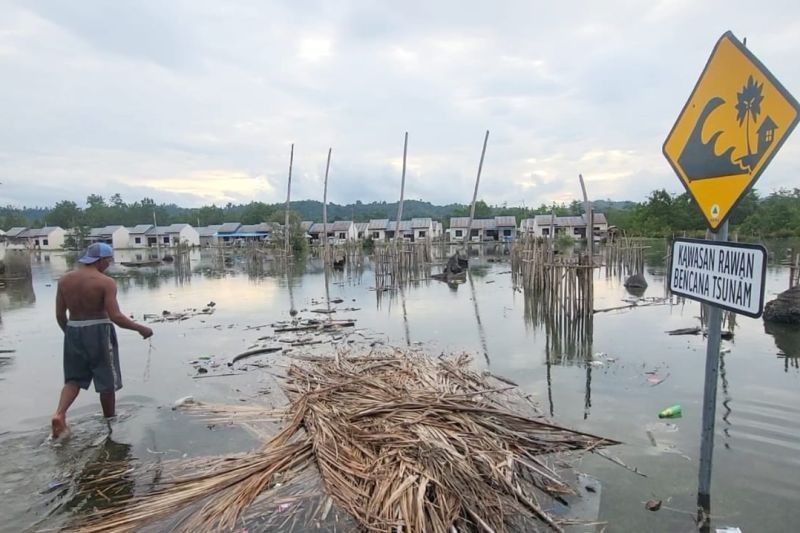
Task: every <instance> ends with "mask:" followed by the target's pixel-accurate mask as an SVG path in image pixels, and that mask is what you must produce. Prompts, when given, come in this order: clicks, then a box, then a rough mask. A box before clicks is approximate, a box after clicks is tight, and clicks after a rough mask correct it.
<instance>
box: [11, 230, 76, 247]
mask: <svg viewBox="0 0 800 533" xmlns="http://www.w3.org/2000/svg"><path fill="white" fill-rule="evenodd" d="M66 233H67V232H66V231H64V229H63V228H61V227H60V226H45V227H43V228H37V229H29V230H27V231H25V232H24V233H22V234H21V235H20V237H24V238H25V239H26V240H27V247H28V248H32V249H34V250H61V249H63V248H64V237H65V236H66Z"/></svg>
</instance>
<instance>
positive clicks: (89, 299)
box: [51, 243, 153, 438]
mask: <svg viewBox="0 0 800 533" xmlns="http://www.w3.org/2000/svg"><path fill="white" fill-rule="evenodd" d="M113 257H114V250H113V249H112V248H111V246H109V245H107V244H103V243H95V244H92V245H90V246H89V247H88V248H87V249H86V252H85V253H84V255H83V257H81V258H80V259H78V262H79V263H81V265H80V267H79V268H78V269H77V270H74V271H72V272H70V273H68V274H66V275H65V276H64V277H63V278H61V280H59V282H58V291H57V293H56V320H57V321H58V325H59V327H60V328H61V330H62V331H63V332H64V388H63V389H62V390H61V398H60V399H59V401H58V409H57V410H56V413H55V414H54V415H53V418H52V420H51V425H52V436H53V438H58V437H61V436H65V435H66V434H67V432H68V429H67V421H66V416H67V409H69V407H70V405H72V402H74V401H75V398H77V397H78V392H80V390H81V389H88V388H89V383H90V382H92V381H94V389H95V391H97V392H98V393H100V404H101V405H102V406H103V415H104V416H105V417H107V418H109V417H112V416H114V405H115V401H116V396H115V393H116V391H118V390H119V389H121V388H122V375H121V373H120V369H119V351H118V349H117V335H116V332H115V331H114V324H116V325H117V326H119V327H121V328H124V329H131V330H133V331H136V332H138V333H139V334H140V335H141V336H142V338H143V339H147V338H149V337H150V336H152V335H153V330H152V329H150V328H148V327H147V326H144V325H142V324H138V323H136V322H134V321H133V320H131V319H129V318H128V317H127V316H125V315H124V314H123V313H122V311H120V309H119V304H118V303H117V285H116V284H115V283H114V280H113V279H111V278H110V277H108V276H107V275H105V274H103V272H104V271H105V270H106V269H107V268H108V265H109V264H110V263H111V261H113ZM67 311H69V318H67Z"/></svg>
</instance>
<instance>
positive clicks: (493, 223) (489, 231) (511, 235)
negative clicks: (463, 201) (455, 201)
mask: <svg viewBox="0 0 800 533" xmlns="http://www.w3.org/2000/svg"><path fill="white" fill-rule="evenodd" d="M467 224H469V217H452V218H451V219H450V228H449V229H448V230H447V235H448V240H449V241H451V242H463V241H464V239H465V238H466V235H467V233H468V232H467ZM516 235H517V219H516V217H513V216H496V217H492V218H474V219H472V225H471V227H470V228H469V240H470V241H472V242H511V241H513V240H514V239H515V238H516Z"/></svg>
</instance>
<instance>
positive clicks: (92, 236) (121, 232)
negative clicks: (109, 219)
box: [86, 226, 130, 250]
mask: <svg viewBox="0 0 800 533" xmlns="http://www.w3.org/2000/svg"><path fill="white" fill-rule="evenodd" d="M86 240H87V241H88V242H89V243H93V242H104V243H106V244H110V245H111V246H113V247H114V249H115V250H119V249H122V248H127V247H128V245H129V242H130V233H129V231H128V228H126V227H125V226H105V227H103V228H92V229H91V230H90V231H89V236H88V238H87V239H86Z"/></svg>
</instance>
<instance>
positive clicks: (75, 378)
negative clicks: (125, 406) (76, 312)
mask: <svg viewBox="0 0 800 533" xmlns="http://www.w3.org/2000/svg"><path fill="white" fill-rule="evenodd" d="M92 381H94V390H96V391H97V392H114V391H118V390H119V389H121V388H122V374H121V373H120V370H119V349H118V347H117V333H116V331H114V325H113V324H112V323H111V321H110V320H108V319H99V320H70V321H69V322H67V328H66V331H65V332H64V383H68V382H72V383H77V384H78V386H79V387H80V388H82V389H88V388H89V383H91V382H92Z"/></svg>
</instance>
